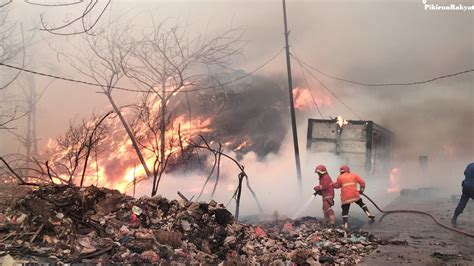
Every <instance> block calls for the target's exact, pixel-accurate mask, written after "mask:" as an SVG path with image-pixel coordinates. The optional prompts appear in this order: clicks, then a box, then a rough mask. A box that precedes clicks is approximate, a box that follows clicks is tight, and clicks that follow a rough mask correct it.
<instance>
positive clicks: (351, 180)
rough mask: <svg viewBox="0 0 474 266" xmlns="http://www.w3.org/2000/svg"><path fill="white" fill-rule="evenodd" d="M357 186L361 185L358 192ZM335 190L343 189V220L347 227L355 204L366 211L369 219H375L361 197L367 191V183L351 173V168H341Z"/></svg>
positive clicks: (345, 166)
mask: <svg viewBox="0 0 474 266" xmlns="http://www.w3.org/2000/svg"><path fill="white" fill-rule="evenodd" d="M357 184H359V187H360V188H359V190H357ZM334 188H341V204H342V206H341V207H342V220H343V223H344V226H345V227H347V221H348V217H349V208H350V206H351V203H353V202H355V203H356V204H357V205H359V206H360V207H361V208H362V210H364V212H365V214H367V217H369V218H370V219H373V218H374V216H373V215H372V214H371V213H370V212H369V209H368V208H367V206H366V205H365V204H364V202H363V201H362V199H361V197H360V193H362V192H364V189H365V181H364V179H362V177H360V176H358V175H356V174H353V173H351V172H350V169H349V166H347V165H343V166H341V175H340V176H339V177H338V178H337V180H336V182H335V183H334Z"/></svg>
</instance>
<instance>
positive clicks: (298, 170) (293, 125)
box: [283, 0, 303, 193]
mask: <svg viewBox="0 0 474 266" xmlns="http://www.w3.org/2000/svg"><path fill="white" fill-rule="evenodd" d="M283 21H284V25H285V48H286V68H287V70H288V90H289V92H290V114H291V128H292V129H293V146H294V148H295V162H296V175H297V178H298V190H299V192H300V193H301V192H302V190H303V184H302V178H301V164H300V149H299V146H298V132H297V129H296V115H295V103H294V101H293V80H292V78H291V62H290V46H289V45H288V35H289V34H290V33H289V32H288V26H287V23H286V4H285V0H283Z"/></svg>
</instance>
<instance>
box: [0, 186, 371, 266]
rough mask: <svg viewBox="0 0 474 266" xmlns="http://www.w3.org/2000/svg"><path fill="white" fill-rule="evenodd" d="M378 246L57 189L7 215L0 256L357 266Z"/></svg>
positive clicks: (219, 213) (310, 229)
mask: <svg viewBox="0 0 474 266" xmlns="http://www.w3.org/2000/svg"><path fill="white" fill-rule="evenodd" d="M376 246H377V240H376V239H374V237H373V236H371V235H368V234H366V233H363V232H346V231H344V230H341V229H334V228H327V227H325V226H324V225H323V224H321V223H320V221H318V220H316V219H315V218H311V217H306V218H301V219H298V220H281V221H272V222H267V223H263V224H260V225H246V224H241V223H239V222H238V221H236V220H235V219H234V217H233V216H232V214H231V213H230V212H229V211H228V210H227V209H225V207H224V206H223V205H222V204H218V203H217V202H215V201H211V202H208V203H204V202H190V201H187V200H185V199H183V200H168V199H166V198H164V197H161V196H155V197H142V198H140V199H134V198H132V197H129V196H126V195H124V194H121V193H120V192H118V191H116V190H109V189H105V188H97V187H94V186H91V187H86V188H79V187H74V186H59V185H50V186H45V187H40V188H39V189H37V190H34V191H32V192H31V193H29V194H28V195H26V196H24V197H22V198H20V199H19V200H17V201H16V203H15V204H14V205H12V206H10V207H9V208H8V209H6V210H5V211H4V213H0V257H1V256H5V255H10V256H13V257H14V258H16V259H19V260H22V261H24V262H40V263H43V262H44V263H57V262H63V263H140V264H141V263H160V262H183V263H203V264H219V263H222V262H225V263H231V264H234V263H237V264H243V263H245V264H247V263H257V262H258V263H264V264H280V265H282V264H284V263H288V262H293V263H297V264H314V263H317V262H320V263H331V264H334V263H337V264H342V263H345V264H348V263H349V264H354V263H358V262H359V261H360V260H361V259H362V258H363V257H364V256H366V255H367V254H368V253H369V252H371V251H372V250H373V249H375V248H376Z"/></svg>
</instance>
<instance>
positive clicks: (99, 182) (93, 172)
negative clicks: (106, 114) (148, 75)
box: [47, 98, 252, 192]
mask: <svg viewBox="0 0 474 266" xmlns="http://www.w3.org/2000/svg"><path fill="white" fill-rule="evenodd" d="M168 104H169V103H168ZM146 105H147V108H149V109H147V111H146V112H142V113H140V115H141V116H137V117H141V120H140V119H135V120H134V119H133V118H134V113H133V112H132V111H128V112H124V115H125V116H126V117H127V118H128V120H133V121H134V122H132V127H133V131H134V136H135V137H136V139H137V141H138V143H139V146H140V150H141V151H142V154H143V156H144V158H145V161H146V165H147V167H148V168H149V169H150V170H155V171H156V165H157V162H158V161H159V159H160V157H161V154H160V146H161V138H160V136H161V134H160V131H159V130H160V126H159V122H160V118H159V114H160V108H161V105H160V101H159V100H156V98H153V99H151V100H149V101H148V102H147V103H146ZM143 113H145V115H144V114H143ZM135 116H136V115H135ZM97 120H98V119H92V120H91V121H88V122H87V123H86V124H85V125H84V127H93V126H94V125H95V124H96V123H97ZM104 123H105V122H104ZM212 123H213V118H212V117H199V116H197V115H194V116H192V118H190V117H189V116H188V115H186V114H176V115H175V116H170V118H169V119H168V120H167V121H166V130H165V142H164V143H165V156H164V158H167V162H168V166H170V165H171V164H172V163H177V162H178V160H179V158H180V155H182V153H184V152H186V151H187V150H188V149H189V147H190V145H191V143H192V142H193V141H197V140H198V138H199V135H204V136H206V134H207V135H211V136H212V134H213V131H214V129H213V128H212ZM106 124H107V126H106V127H107V132H106V134H104V138H103V139H101V140H100V143H101V144H100V145H99V146H98V147H97V149H98V152H97V154H95V151H94V152H93V153H92V154H91V155H90V156H89V157H90V158H89V161H88V163H87V167H86V169H87V171H86V172H85V175H84V185H96V186H105V187H111V188H115V189H118V190H119V191H121V192H127V191H128V190H129V189H130V188H132V187H133V185H134V184H138V183H139V181H141V180H143V179H145V178H146V171H145V169H144V168H143V166H142V164H141V163H140V161H139V160H138V157H137V154H136V152H135V150H134V148H133V146H132V142H131V140H130V138H129V136H128V135H127V133H126V131H125V130H124V128H123V125H122V124H121V123H120V121H119V120H118V119H116V118H111V119H108V120H107V123H106ZM70 131H73V133H72V135H73V136H74V137H75V138H72V139H73V140H79V142H80V136H81V135H80V132H78V131H80V130H79V129H74V130H73V128H72V127H71V128H70ZM69 135H71V133H70V132H68V133H66V134H65V136H63V137H60V138H58V139H56V140H53V139H50V140H49V141H48V144H47V154H48V158H49V160H50V165H52V168H54V172H55V174H57V176H58V178H56V177H55V178H53V181H54V182H55V183H65V182H67V181H68V180H69V179H70V177H71V176H74V178H73V182H74V183H76V184H77V183H79V182H80V181H79V180H80V179H81V177H82V175H81V173H82V170H83V168H84V166H83V164H84V162H83V161H84V152H83V153H82V155H80V156H79V157H80V159H79V160H80V161H82V162H81V163H78V164H77V163H76V164H75V163H74V161H75V160H76V157H77V154H79V153H78V151H79V150H80V143H76V144H74V145H72V144H71V142H74V141H72V140H71V139H70V138H68V137H67V136H69ZM75 135H77V136H75ZM69 137H71V136H69ZM64 139H67V140H68V142H67V141H66V142H67V143H66V144H71V145H69V146H68V145H65V143H64V142H65V141H64ZM61 143H62V144H63V145H61ZM209 143H210V144H211V145H213V144H215V142H214V141H211V140H210V142H209ZM251 144H252V141H251V138H249V137H243V138H239V139H237V138H226V139H225V142H224V143H222V147H223V148H224V149H227V150H233V151H242V150H244V149H246V148H247V147H249V146H250V145H251ZM171 167H173V165H171Z"/></svg>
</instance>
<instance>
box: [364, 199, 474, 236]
mask: <svg viewBox="0 0 474 266" xmlns="http://www.w3.org/2000/svg"><path fill="white" fill-rule="evenodd" d="M361 194H362V196H364V197H365V198H366V199H368V200H369V201H370V202H371V203H372V204H373V205H374V206H375V208H377V210H379V212H381V213H383V216H382V217H381V218H380V220H379V221H382V219H383V218H384V217H385V215H389V214H393V213H416V214H422V215H425V216H428V217H430V218H431V220H433V221H434V222H435V223H436V224H437V225H439V226H441V227H443V228H445V229H448V230H451V231H453V232H456V233H459V234H462V235H465V236H468V237H473V238H474V234H472V233H468V232H465V231H462V230H459V229H457V228H454V227H451V226H447V225H445V224H442V223H441V222H439V221H438V220H437V219H436V218H435V217H434V216H433V215H432V214H430V213H427V212H424V211H418V210H389V211H385V210H382V209H380V207H379V206H378V205H377V204H376V203H375V202H374V201H373V200H372V199H371V198H370V197H369V196H367V195H365V194H364V193H361Z"/></svg>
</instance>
